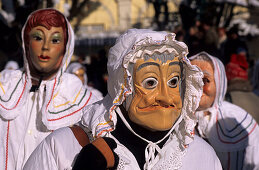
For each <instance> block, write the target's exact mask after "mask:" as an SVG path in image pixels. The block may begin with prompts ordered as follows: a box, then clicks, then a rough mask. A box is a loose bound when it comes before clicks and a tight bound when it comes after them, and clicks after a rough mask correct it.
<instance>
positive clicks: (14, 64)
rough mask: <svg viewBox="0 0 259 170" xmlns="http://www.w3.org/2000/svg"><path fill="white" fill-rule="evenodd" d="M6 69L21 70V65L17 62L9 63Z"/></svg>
mask: <svg viewBox="0 0 259 170" xmlns="http://www.w3.org/2000/svg"><path fill="white" fill-rule="evenodd" d="M4 69H9V70H17V69H19V65H18V63H17V62H16V61H8V62H7V63H6V65H5V68H4Z"/></svg>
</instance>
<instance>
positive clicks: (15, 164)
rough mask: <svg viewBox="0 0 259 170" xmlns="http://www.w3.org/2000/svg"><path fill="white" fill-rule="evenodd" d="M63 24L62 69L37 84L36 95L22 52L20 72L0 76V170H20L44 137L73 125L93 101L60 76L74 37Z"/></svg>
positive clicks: (65, 76) (81, 88) (76, 84)
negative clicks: (65, 29) (64, 44)
mask: <svg viewBox="0 0 259 170" xmlns="http://www.w3.org/2000/svg"><path fill="white" fill-rule="evenodd" d="M66 22H67V26H68V41H67V45H66V53H65V55H64V58H63V61H62V65H61V67H60V68H59V71H58V72H57V74H56V75H55V76H53V77H52V78H51V79H50V80H43V81H42V82H41V84H40V87H39V89H38V90H37V91H36V92H30V89H31V87H32V83H31V78H32V77H31V75H30V70H29V64H28V61H27V59H26V56H25V52H24V57H23V58H24V70H3V71H2V72H1V73H0V129H1V132H0V143H1V146H0V169H5V170H7V169H9V170H15V169H16V170H20V169H22V167H23V166H24V164H25V162H26V160H27V159H28V157H29V156H30V154H31V153H32V151H33V150H34V149H35V148H36V147H37V146H38V144H39V143H40V142H41V141H42V140H43V139H44V138H45V137H46V136H47V135H49V134H50V133H51V132H52V131H53V130H55V129H58V128H60V127H65V126H70V125H72V124H75V123H77V122H78V121H79V120H80V119H81V117H82V114H83V112H82V108H83V107H85V106H86V105H88V104H90V103H92V102H93V101H95V98H94V97H92V94H91V92H89V91H87V90H86V89H85V88H84V86H83V85H82V83H81V81H80V80H78V79H77V78H76V77H75V76H74V75H70V74H67V73H64V70H65V69H66V67H67V65H68V64H69V62H70V58H71V56H72V54H73V51H74V33H73V30H72V28H71V26H70V24H69V22H68V21H66ZM25 25H26V24H25ZM24 28H25V26H24ZM23 32H24V29H23V31H22V35H23ZM23 48H24V41H23ZM24 50H25V48H24ZM36 169H38V168H36Z"/></svg>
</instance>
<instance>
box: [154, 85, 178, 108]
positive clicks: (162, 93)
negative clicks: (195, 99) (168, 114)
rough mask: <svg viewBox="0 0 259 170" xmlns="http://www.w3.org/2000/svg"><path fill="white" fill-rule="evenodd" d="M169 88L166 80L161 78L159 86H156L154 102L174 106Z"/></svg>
mask: <svg viewBox="0 0 259 170" xmlns="http://www.w3.org/2000/svg"><path fill="white" fill-rule="evenodd" d="M169 88H170V87H168V85H167V82H166V80H163V81H162V82H161V84H160V86H159V87H158V93H157V96H156V102H157V103H159V104H160V105H161V106H164V107H169V106H173V107H174V102H173V96H170V94H169Z"/></svg>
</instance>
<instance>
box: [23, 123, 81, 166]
mask: <svg viewBox="0 0 259 170" xmlns="http://www.w3.org/2000/svg"><path fill="white" fill-rule="evenodd" d="M81 149H82V147H81V145H80V144H79V143H78V141H77V140H76V138H75V136H74V135H73V133H72V131H71V130H70V128H68V127H65V128H61V129H58V130H56V131H54V132H53V133H51V134H50V135H49V136H47V137H46V138H45V139H44V140H43V141H42V142H41V143H40V145H39V146H38V147H37V148H36V149H35V150H34V151H33V153H32V154H31V156H30V157H29V159H28V161H27V162H26V164H25V166H24V170H35V169H39V167H40V169H41V170H50V169H51V170H64V169H67V170H69V169H72V166H73V163H74V160H75V158H76V156H77V154H78V153H79V152H80V150H81Z"/></svg>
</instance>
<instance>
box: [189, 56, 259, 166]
mask: <svg viewBox="0 0 259 170" xmlns="http://www.w3.org/2000/svg"><path fill="white" fill-rule="evenodd" d="M189 59H190V60H191V63H192V64H193V65H197V66H198V67H200V68H201V70H202V71H203V73H204V78H203V82H204V87H203V95H202V97H201V101H200V104H199V107H198V109H197V112H196V115H197V117H198V126H197V131H198V132H199V135H200V136H201V137H203V138H204V139H206V140H207V141H208V142H209V143H210V144H211V146H212V147H213V148H214V150H215V151H216V153H217V155H218V157H219V159H220V161H221V164H222V167H223V169H231V170H232V169H233V170H239V169H246V170H250V169H258V168H259V159H258V156H259V147H258V146H259V129H258V125H257V123H256V121H255V120H254V119H253V117H252V116H251V115H250V114H249V113H247V112H246V111H245V110H243V109H242V108H240V107H238V106H237V105H234V104H231V103H229V102H227V101H224V97H225V94H226V90H227V78H226V74H225V69H224V65H223V63H222V62H221V61H220V60H219V59H217V58H216V57H213V56H211V55H209V54H208V53H206V52H201V53H198V54H196V55H194V56H192V57H190V58H189Z"/></svg>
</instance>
